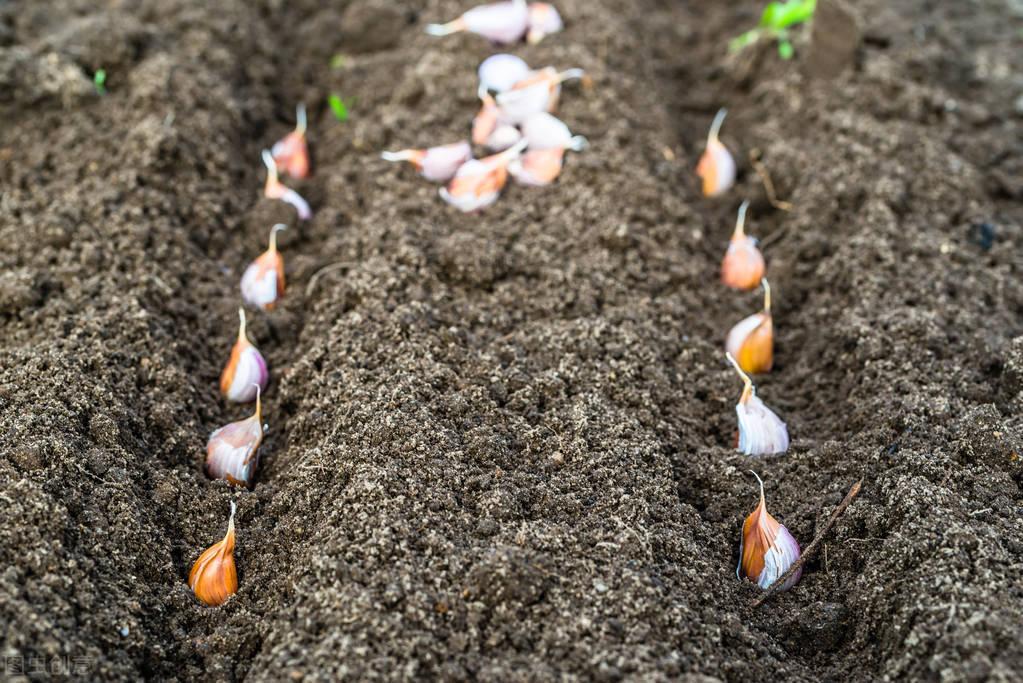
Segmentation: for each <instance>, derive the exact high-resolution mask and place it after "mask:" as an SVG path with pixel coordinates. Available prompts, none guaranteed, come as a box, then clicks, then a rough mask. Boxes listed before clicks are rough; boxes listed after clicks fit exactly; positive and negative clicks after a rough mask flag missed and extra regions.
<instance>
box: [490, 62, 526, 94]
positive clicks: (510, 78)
mask: <svg viewBox="0 0 1023 683" xmlns="http://www.w3.org/2000/svg"><path fill="white" fill-rule="evenodd" d="M531 72H532V69H530V68H529V65H528V64H526V62H525V60H523V59H522V58H521V57H516V56H515V55H509V54H497V55H491V56H489V57H487V58H486V59H484V60H483V62H482V63H481V64H480V66H479V70H478V73H479V77H480V87H481V88H482V89H484V90H488V91H493V92H504V91H505V90H509V89H511V87H512V86H513V85H515V84H516V83H518V82H519V81H521V80H522V79H523V78H526V77H527V76H529V74H530V73H531Z"/></svg>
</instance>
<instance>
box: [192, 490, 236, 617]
mask: <svg viewBox="0 0 1023 683" xmlns="http://www.w3.org/2000/svg"><path fill="white" fill-rule="evenodd" d="M234 513H235V505H234V501H232V502H231V517H230V518H229V519H228V520H227V534H226V535H225V536H224V538H223V540H221V541H218V542H217V543H214V544H213V545H211V546H210V547H209V548H207V549H206V550H205V551H203V554H202V555H200V556H199V559H197V560H196V561H195V564H193V565H192V571H190V572H189V573H188V587H189V588H191V589H192V592H194V593H195V597H197V598H199V600H200V601H201V602H202V603H204V604H206V605H209V606H210V607H217V606H218V605H222V604H224V603H225V602H226V601H227V599H228V598H229V597H231V596H232V595H234V594H235V593H237V592H238V569H237V567H236V566H235V563H234V542H235V538H234Z"/></svg>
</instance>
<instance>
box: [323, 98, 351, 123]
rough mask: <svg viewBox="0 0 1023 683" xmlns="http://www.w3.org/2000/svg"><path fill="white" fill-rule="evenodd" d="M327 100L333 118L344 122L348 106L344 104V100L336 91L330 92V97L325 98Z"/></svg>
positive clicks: (346, 117) (346, 118)
mask: <svg viewBox="0 0 1023 683" xmlns="http://www.w3.org/2000/svg"><path fill="white" fill-rule="evenodd" d="M327 102H329V103H330V108H331V109H333V110H334V118H335V119H337V120H338V121H341V122H344V121H347V120H348V107H346V106H345V103H344V100H342V99H341V96H340V95H338V94H337V93H331V95H330V97H328V98H327Z"/></svg>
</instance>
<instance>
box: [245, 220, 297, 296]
mask: <svg viewBox="0 0 1023 683" xmlns="http://www.w3.org/2000/svg"><path fill="white" fill-rule="evenodd" d="M286 228H287V226H286V225H284V224H282V223H278V224H277V225H275V226H273V228H271V230H270V246H269V247H268V248H267V250H266V251H264V252H263V253H262V254H260V255H259V257H257V258H256V260H255V261H253V262H252V263H250V264H249V266H248V267H247V268H246V269H245V272H244V273H242V280H241V292H242V299H244V300H245V302H246V303H248V304H250V305H252V306H258V307H259V308H262V309H263V310H267V311H268V310H270V309H272V308H273V307H274V305H275V304H276V303H277V300H278V299H279V298H281V297H282V296H284V285H285V281H284V259H283V258H282V257H281V254H280V252H278V251H277V232H278V231H280V230H284V229H286Z"/></svg>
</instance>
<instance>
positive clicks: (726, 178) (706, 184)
mask: <svg viewBox="0 0 1023 683" xmlns="http://www.w3.org/2000/svg"><path fill="white" fill-rule="evenodd" d="M727 114H728V110H727V109H722V110H720V111H719V112H718V113H717V116H715V117H714V122H713V123H712V124H711V126H710V133H709V134H708V135H707V148H706V149H705V150H704V151H703V155H702V156H701V157H700V162H699V164H698V165H697V166H696V174H697V175H699V176H700V178H702V179H703V194H704V196H707V197H717V196H719V195H721V194H724V193H725V192H727V191H728V190H729V189H730V188H731V187H732V185H734V184H735V159H733V158H732V154H731V152H729V151H728V149H727V148H726V147H725V146H724V145H723V144H721V141H720V140H719V139H718V133H719V132H720V131H721V124H723V123H724V122H725V116H726V115H727Z"/></svg>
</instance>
